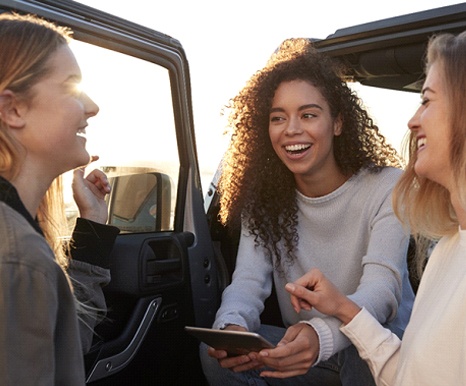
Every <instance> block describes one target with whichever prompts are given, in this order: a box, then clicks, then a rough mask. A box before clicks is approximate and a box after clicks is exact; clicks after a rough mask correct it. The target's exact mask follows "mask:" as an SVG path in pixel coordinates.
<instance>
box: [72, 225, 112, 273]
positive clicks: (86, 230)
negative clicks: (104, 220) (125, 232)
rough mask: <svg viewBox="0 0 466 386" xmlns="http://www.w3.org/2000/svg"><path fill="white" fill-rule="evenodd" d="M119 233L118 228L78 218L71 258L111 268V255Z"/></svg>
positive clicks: (73, 236)
mask: <svg viewBox="0 0 466 386" xmlns="http://www.w3.org/2000/svg"><path fill="white" fill-rule="evenodd" d="M119 233H120V230H119V229H118V228H117V227H114V226H111V225H105V224H99V223H96V222H94V221H91V220H87V219H83V218H78V219H77V220H76V226H75V229H74V231H73V235H72V238H71V249H70V251H71V258H72V259H73V260H77V261H83V262H85V263H89V264H92V265H97V266H99V267H102V268H109V267H110V253H111V251H112V249H113V245H114V243H115V239H116V237H117V236H118V234H119Z"/></svg>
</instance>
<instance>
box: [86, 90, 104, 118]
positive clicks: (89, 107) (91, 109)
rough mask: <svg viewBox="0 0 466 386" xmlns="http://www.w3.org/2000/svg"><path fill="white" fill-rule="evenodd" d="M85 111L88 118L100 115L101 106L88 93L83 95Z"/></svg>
mask: <svg viewBox="0 0 466 386" xmlns="http://www.w3.org/2000/svg"><path fill="white" fill-rule="evenodd" d="M82 98H83V103H84V109H85V111H86V115H87V116H88V117H93V116H95V115H97V114H98V113H99V110H100V109H99V106H98V105H97V104H96V103H95V102H94V101H93V100H92V98H91V97H90V96H89V95H87V94H86V93H83V94H82Z"/></svg>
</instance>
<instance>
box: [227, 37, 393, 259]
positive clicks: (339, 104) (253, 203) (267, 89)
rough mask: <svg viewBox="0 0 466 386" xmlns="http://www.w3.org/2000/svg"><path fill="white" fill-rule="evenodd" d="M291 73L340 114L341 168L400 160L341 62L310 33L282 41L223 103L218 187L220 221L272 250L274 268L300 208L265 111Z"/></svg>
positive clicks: (293, 238) (293, 234) (287, 248)
mask: <svg viewBox="0 0 466 386" xmlns="http://www.w3.org/2000/svg"><path fill="white" fill-rule="evenodd" d="M293 80H305V81H307V82H309V83H311V84H312V85H314V86H315V87H316V88H318V89H319V91H320V92H321V93H322V95H323V96H324V98H325V99H326V100H327V102H328V104H329V106H330V110H331V115H332V117H333V118H336V117H340V119H341V122H342V133H341V135H340V136H335V137H334V156H335V159H336V162H337V165H338V167H339V168H340V170H341V172H342V173H343V174H345V175H347V176H351V175H353V174H355V173H357V172H358V171H359V170H360V169H361V168H368V169H371V170H372V171H374V172H376V171H378V170H380V168H382V167H384V166H395V167H401V166H402V160H401V158H400V157H399V155H398V154H397V152H396V150H395V149H394V148H393V147H391V146H390V145H388V144H387V142H386V140H385V138H384V137H383V136H382V135H381V134H380V133H379V130H378V128H377V126H376V125H375V124H374V122H373V121H372V119H371V118H370V117H369V115H368V113H367V111H366V110H365V109H364V108H363V107H362V102H361V100H360V99H359V98H358V97H357V96H356V95H355V93H354V92H353V91H352V90H351V89H350V88H349V87H348V85H347V83H346V81H345V78H344V69H343V68H342V67H341V66H340V65H338V64H337V63H336V61H333V60H332V59H331V58H329V57H328V56H326V55H325V54H322V53H320V52H318V51H317V50H316V49H315V48H314V47H313V45H312V43H311V42H310V41H309V40H308V39H288V40H285V41H284V42H283V43H282V44H281V45H280V47H279V48H278V49H277V51H276V52H275V53H274V54H273V55H272V56H271V58H270V59H269V61H268V62H267V64H266V66H265V67H264V68H263V69H262V70H259V71H257V72H256V73H255V74H254V75H253V76H252V77H251V79H250V80H249V81H248V82H247V84H246V85H245V87H244V88H243V89H242V90H241V91H240V92H239V94H238V95H237V96H236V97H234V98H233V99H231V100H230V103H229V105H228V106H227V107H228V108H229V109H230V115H229V123H230V127H231V128H232V130H233V134H232V140H231V142H230V146H229V148H228V151H227V152H226V154H225V157H224V160H223V164H222V168H223V170H222V175H221V177H220V180H219V186H218V190H219V194H220V205H221V208H220V221H221V222H222V223H223V224H227V225H228V226H229V228H230V229H232V230H238V229H239V227H240V225H241V221H243V224H244V225H245V227H246V228H247V229H248V231H249V232H250V234H251V235H253V236H254V237H255V242H256V245H261V246H262V247H264V249H265V251H266V253H268V255H269V256H270V257H271V256H272V255H274V256H275V257H276V267H279V266H280V261H281V259H282V256H281V254H282V253H284V256H283V257H285V260H286V261H288V262H290V263H291V262H292V261H293V258H294V249H295V248H296V246H297V243H298V240H299V236H298V233H297V229H296V226H297V223H298V215H297V210H298V207H297V202H296V183H295V179H294V176H293V173H292V172H291V171H290V170H289V169H288V168H287V167H286V166H285V165H284V164H283V162H282V161H281V160H280V159H279V158H278V156H277V155H276V153H275V151H274V149H273V147H272V144H271V141H270V137H269V114H270V109H271V106H272V100H273V98H274V94H275V91H276V89H277V88H278V86H279V85H280V84H281V83H282V82H286V81H293ZM281 245H282V246H281Z"/></svg>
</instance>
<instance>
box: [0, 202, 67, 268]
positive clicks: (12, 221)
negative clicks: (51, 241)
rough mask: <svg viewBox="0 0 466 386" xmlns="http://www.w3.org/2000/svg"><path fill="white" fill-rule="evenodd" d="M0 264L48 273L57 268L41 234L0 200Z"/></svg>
mask: <svg viewBox="0 0 466 386" xmlns="http://www.w3.org/2000/svg"><path fill="white" fill-rule="evenodd" d="M0 239H1V240H2V243H1V244H0V263H1V264H2V265H5V264H9V265H14V266H18V267H19V266H21V267H23V268H27V269H30V270H34V271H38V272H42V273H43V274H46V275H50V273H52V272H57V268H58V269H59V270H61V268H60V267H59V266H58V265H57V264H56V262H55V259H54V256H53V252H52V250H51V249H50V247H49V245H48V244H47V242H46V240H45V239H44V237H43V236H42V235H40V234H39V233H37V232H36V231H35V230H34V229H33V228H32V227H31V225H30V224H29V223H28V222H27V221H26V219H24V217H23V216H21V214H19V213H18V212H16V211H15V210H14V209H12V208H11V207H9V206H8V205H6V204H5V203H3V202H0Z"/></svg>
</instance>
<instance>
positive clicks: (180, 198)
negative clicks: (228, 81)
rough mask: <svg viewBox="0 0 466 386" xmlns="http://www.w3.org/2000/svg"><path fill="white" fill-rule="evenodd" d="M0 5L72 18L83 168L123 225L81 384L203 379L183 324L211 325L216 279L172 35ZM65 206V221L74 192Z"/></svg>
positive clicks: (115, 21) (184, 83) (41, 8)
mask: <svg viewBox="0 0 466 386" xmlns="http://www.w3.org/2000/svg"><path fill="white" fill-rule="evenodd" d="M128 6H130V4H128ZM0 9H1V11H2V12H6V11H14V12H19V13H33V14H37V15H39V16H41V17H43V18H45V19H48V20H51V21H54V22H56V23H57V24H60V25H63V26H68V27H70V28H71V29H72V30H73V31H74V38H75V41H74V42H72V43H71V48H72V50H73V51H74V52H75V54H76V57H77V60H78V62H79V64H80V66H81V70H82V72H83V80H84V81H83V86H84V88H85V91H86V92H87V93H88V94H89V95H90V96H91V97H92V98H93V99H94V100H95V101H96V102H97V104H98V105H99V107H100V112H99V114H98V115H97V116H96V117H95V118H92V119H90V120H89V124H90V125H89V127H88V128H87V141H88V142H87V146H88V149H89V150H90V152H91V154H97V155H99V157H100V158H99V160H98V161H96V162H95V163H94V164H93V165H91V166H89V167H88V169H90V168H93V167H99V168H101V169H102V170H104V171H105V172H106V173H107V175H108V176H109V178H110V180H111V182H112V185H113V190H112V194H111V195H110V197H109V198H108V204H109V222H110V223H111V224H113V225H116V226H118V227H119V228H120V230H121V233H120V235H119V236H118V238H117V240H116V244H115V246H114V249H113V252H112V257H111V264H112V265H111V275H112V280H111V283H110V284H109V285H108V286H107V287H106V288H105V295H106V299H107V305H108V316H107V318H106V319H105V321H104V322H103V323H101V324H100V325H99V326H98V328H97V330H96V336H95V341H94V346H93V348H92V350H91V352H90V353H89V354H87V355H86V358H85V359H86V377H87V382H88V383H89V384H91V385H128V384H137V385H153V384H163V385H171V384H173V385H175V384H176V385H187V384H196V385H202V384H203V382H205V380H204V378H203V375H202V371H201V368H200V365H199V359H198V352H197V350H198V341H197V340H196V339H194V338H192V337H190V336H188V335H187V334H186V333H185V332H184V326H185V325H193V326H203V327H210V326H211V324H212V322H213V318H214V314H215V311H216V309H217V308H218V305H219V297H220V288H219V286H218V280H217V264H216V261H215V254H214V248H213V245H212V241H211V237H210V233H209V229H208V224H207V219H206V215H205V211H204V201H203V195H202V189H201V183H200V173H199V168H198V162H197V154H196V144H195V135H194V127H193V115H192V105H191V90H190V78H189V68H188V62H187V60H186V57H185V53H184V51H183V48H182V46H181V44H180V43H179V42H178V41H177V40H176V39H174V38H172V37H170V36H166V35H164V34H162V33H159V32H157V31H153V30H151V29H148V28H145V27H142V26H139V25H136V24H134V23H131V22H129V21H127V20H123V19H120V18H117V17H114V16H112V15H109V14H106V13H104V12H101V11H97V10H95V9H92V8H90V7H88V6H84V5H82V4H79V3H75V2H73V1H33V0H31V1H9V0H0ZM67 181H68V182H69V180H67ZM65 195H68V196H69V195H70V192H69V191H65ZM67 214H68V217H69V220H70V224H71V226H72V224H73V221H74V218H75V217H76V215H77V213H76V208H75V207H74V206H73V204H72V200H71V199H70V200H69V205H68V206H67Z"/></svg>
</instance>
